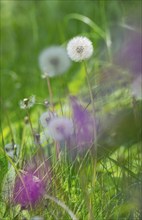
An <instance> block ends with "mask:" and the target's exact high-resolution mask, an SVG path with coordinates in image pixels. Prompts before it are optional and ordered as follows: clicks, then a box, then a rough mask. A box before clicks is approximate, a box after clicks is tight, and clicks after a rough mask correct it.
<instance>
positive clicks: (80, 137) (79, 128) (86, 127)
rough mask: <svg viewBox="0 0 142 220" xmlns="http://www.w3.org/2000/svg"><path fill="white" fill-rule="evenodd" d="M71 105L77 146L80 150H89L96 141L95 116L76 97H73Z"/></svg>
mask: <svg viewBox="0 0 142 220" xmlns="http://www.w3.org/2000/svg"><path fill="white" fill-rule="evenodd" d="M71 105H72V109H73V121H74V126H75V142H76V143H75V144H76V147H77V148H78V149H79V150H83V149H84V148H85V147H86V148H87V147H88V146H90V145H91V144H93V141H94V139H95V137H94V129H96V128H95V123H94V118H93V116H92V115H91V114H90V113H89V112H88V111H87V110H86V109H84V108H83V107H82V106H81V105H80V104H79V103H78V102H77V99H76V98H75V97H71Z"/></svg>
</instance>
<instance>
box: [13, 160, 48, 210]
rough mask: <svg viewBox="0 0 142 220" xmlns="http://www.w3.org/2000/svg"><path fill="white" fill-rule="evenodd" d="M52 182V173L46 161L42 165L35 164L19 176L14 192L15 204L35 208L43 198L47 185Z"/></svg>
mask: <svg viewBox="0 0 142 220" xmlns="http://www.w3.org/2000/svg"><path fill="white" fill-rule="evenodd" d="M49 180H50V172H49V168H48V165H47V163H46V161H44V162H43V163H42V164H39V165H38V166H37V165H35V164H34V165H33V163H32V164H31V165H30V166H29V167H27V168H25V169H24V171H22V174H21V175H20V177H19V176H17V178H16V181H15V186H14V191H13V200H14V203H16V204H20V205H21V206H22V207H23V208H28V207H29V206H32V207H34V206H35V205H36V204H37V203H38V202H39V201H40V200H41V199H42V198H43V195H44V193H45V190H46V185H47V183H49Z"/></svg>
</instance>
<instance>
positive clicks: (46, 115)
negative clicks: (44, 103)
mask: <svg viewBox="0 0 142 220" xmlns="http://www.w3.org/2000/svg"><path fill="white" fill-rule="evenodd" d="M53 117H56V114H55V113H54V112H51V111H48V112H44V113H42V115H41V116H40V118H39V121H40V123H41V125H42V126H43V127H44V128H46V127H47V126H48V124H49V122H50V120H51V118H53Z"/></svg>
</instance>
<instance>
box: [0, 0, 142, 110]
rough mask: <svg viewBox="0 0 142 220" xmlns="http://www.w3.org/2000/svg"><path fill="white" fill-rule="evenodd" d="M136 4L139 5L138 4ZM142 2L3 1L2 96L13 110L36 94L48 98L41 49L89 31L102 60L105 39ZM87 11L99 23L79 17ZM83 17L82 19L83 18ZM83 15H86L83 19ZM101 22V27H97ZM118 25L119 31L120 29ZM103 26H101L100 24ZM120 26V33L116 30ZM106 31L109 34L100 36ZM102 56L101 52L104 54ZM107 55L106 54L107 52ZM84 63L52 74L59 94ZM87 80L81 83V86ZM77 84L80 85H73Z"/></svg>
mask: <svg viewBox="0 0 142 220" xmlns="http://www.w3.org/2000/svg"><path fill="white" fill-rule="evenodd" d="M133 6H135V7H134V8H135V9H134V8H133ZM138 7H139V1H131V0H129V1H115V0H113V1H60V0H59V1H54V0H53V1H48V0H47V1H46V0H45V1H40V0H39V1H32V0H30V1H25V0H24V1H23V0H22V1H20V0H19V1H12V0H10V1H8V0H2V1H1V27H0V32H1V96H2V102H4V103H6V105H7V106H8V108H10V110H13V111H15V109H16V108H17V107H18V103H19V100H20V99H22V98H24V97H26V96H30V95H32V94H35V95H36V96H37V97H42V98H46V97H47V95H48V94H47V93H46V92H47V89H46V82H45V81H44V80H42V79H41V72H40V70H39V66H38V56H39V53H40V51H41V50H42V49H44V48H46V47H48V46H50V45H53V44H66V43H67V41H68V40H69V39H70V38H72V37H74V36H76V35H82V34H85V35H86V36H88V37H89V38H90V39H91V40H92V41H93V44H94V48H95V55H96V56H97V58H95V59H96V62H97V59H98V58H99V56H100V55H101V54H102V48H103V53H104V54H105V53H106V51H107V45H106V42H105V41H107V38H108V37H109V35H110V33H109V32H110V30H112V36H115V35H116V34H118V32H119V24H120V23H121V22H123V20H124V19H125V17H127V14H131V12H133V14H134V10H136V11H137V13H140V10H139V9H138ZM71 14H80V15H83V16H87V17H88V18H90V19H91V20H92V21H93V22H94V23H93V24H94V27H96V30H95V29H94V27H93V28H92V26H91V23H89V25H88V24H86V22H87V21H86V20H85V19H82V18H78V17H77V16H76V15H71ZM78 19H80V20H78ZM81 19H82V20H81ZM95 25H96V26H95ZM116 27H118V30H117V28H116ZM97 28H98V29H97ZM113 30H115V33H114V32H113ZM101 31H102V32H103V34H104V39H103V38H102V37H101V36H100V33H101ZM101 59H102V57H101ZM103 59H106V57H105V58H104V57H103ZM79 68H80V67H79V65H75V64H74V65H72V67H71V68H70V70H69V71H68V73H67V74H65V75H63V76H62V77H58V78H55V79H52V82H51V83H52V88H53V91H54V95H55V96H57V94H59V93H60V97H62V96H64V94H65V92H66V94H67V93H68V92H69V90H68V85H69V83H70V82H72V81H75V78H76V77H77V74H78V73H79ZM83 83H84V81H83V80H82V83H80V87H81V86H82V84H83ZM74 86H75V85H74Z"/></svg>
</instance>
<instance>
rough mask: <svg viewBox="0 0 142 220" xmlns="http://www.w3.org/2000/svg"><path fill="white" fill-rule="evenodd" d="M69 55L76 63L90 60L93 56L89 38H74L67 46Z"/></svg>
mask: <svg viewBox="0 0 142 220" xmlns="http://www.w3.org/2000/svg"><path fill="white" fill-rule="evenodd" d="M67 53H68V56H69V57H70V59H71V60H73V61H75V62H79V61H82V60H86V59H89V58H90V57H91V56H92V54H93V45H92V42H91V41H90V40H89V39H88V38H87V37H82V36H78V37H74V38H73V39H72V40H70V41H69V43H68V45H67Z"/></svg>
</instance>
